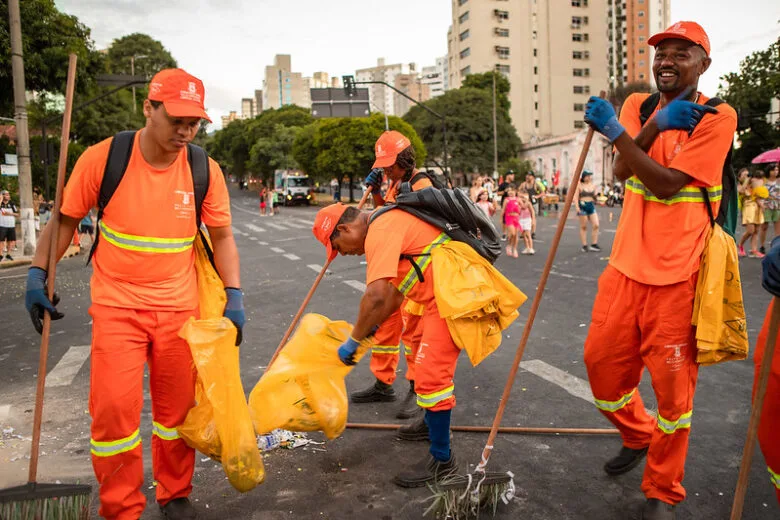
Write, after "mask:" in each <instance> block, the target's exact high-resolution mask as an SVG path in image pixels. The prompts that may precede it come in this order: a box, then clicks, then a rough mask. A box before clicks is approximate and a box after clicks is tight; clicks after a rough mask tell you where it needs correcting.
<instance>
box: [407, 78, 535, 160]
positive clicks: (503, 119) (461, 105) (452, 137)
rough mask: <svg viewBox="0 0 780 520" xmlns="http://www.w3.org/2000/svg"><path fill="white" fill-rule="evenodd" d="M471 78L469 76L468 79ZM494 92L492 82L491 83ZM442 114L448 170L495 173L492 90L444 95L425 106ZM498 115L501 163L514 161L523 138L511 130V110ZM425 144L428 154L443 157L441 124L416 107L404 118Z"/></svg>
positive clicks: (464, 89) (465, 89)
mask: <svg viewBox="0 0 780 520" xmlns="http://www.w3.org/2000/svg"><path fill="white" fill-rule="evenodd" d="M469 77H470V76H469ZM491 89H492V80H491ZM425 104H426V105H427V106H428V107H429V108H431V109H432V110H434V111H436V112H438V113H439V114H443V115H444V116H445V119H446V121H447V145H448V153H449V156H450V161H449V167H450V169H451V170H452V171H453V172H456V173H471V172H482V173H487V172H492V171H493V96H492V90H491V91H486V90H484V89H476V88H468V87H463V88H459V89H455V90H450V91H448V92H445V93H444V94H443V95H441V96H439V97H436V98H433V99H431V100H430V101H426V103H425ZM501 108H502V109H501V110H498V111H497V125H496V126H497V130H498V161H499V163H500V162H503V161H506V160H507V159H509V158H510V157H515V156H516V155H517V154H518V152H519V149H520V138H519V137H518V136H517V131H516V130H515V128H514V126H512V121H511V119H510V117H509V110H505V109H503V107H501ZM404 119H405V120H406V121H407V122H408V123H410V124H411V125H412V126H413V127H414V129H415V130H416V131H417V133H418V134H419V136H420V137H421V138H422V140H423V142H424V143H425V147H426V148H427V150H428V153H429V154H431V155H432V156H435V157H441V156H442V155H443V153H442V125H441V120H440V119H439V118H438V117H436V116H434V115H432V114H430V113H428V112H427V111H425V110H424V109H423V108H422V107H419V106H415V107H412V109H411V110H409V112H408V113H407V114H406V116H404Z"/></svg>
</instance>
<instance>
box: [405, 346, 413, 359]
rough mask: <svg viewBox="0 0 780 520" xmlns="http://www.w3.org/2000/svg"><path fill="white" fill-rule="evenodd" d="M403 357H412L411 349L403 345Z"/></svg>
mask: <svg viewBox="0 0 780 520" xmlns="http://www.w3.org/2000/svg"><path fill="white" fill-rule="evenodd" d="M404 355H405V356H411V355H412V347H408V346H406V345H404Z"/></svg>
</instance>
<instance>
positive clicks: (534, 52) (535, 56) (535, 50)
mask: <svg viewBox="0 0 780 520" xmlns="http://www.w3.org/2000/svg"><path fill="white" fill-rule="evenodd" d="M534 58H536V49H534Z"/></svg>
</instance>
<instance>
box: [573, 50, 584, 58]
mask: <svg viewBox="0 0 780 520" xmlns="http://www.w3.org/2000/svg"><path fill="white" fill-rule="evenodd" d="M571 58H572V59H573V60H581V59H582V51H572V52H571Z"/></svg>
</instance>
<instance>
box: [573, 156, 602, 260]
mask: <svg viewBox="0 0 780 520" xmlns="http://www.w3.org/2000/svg"><path fill="white" fill-rule="evenodd" d="M574 205H575V206H576V207H577V217H578V218H579V219H580V242H582V250H583V251H584V252H586V253H587V252H588V251H601V248H600V247H599V215H598V213H596V186H595V185H594V184H593V173H592V172H589V171H587V170H586V171H584V172H582V178H581V179H580V183H579V184H578V185H577V193H576V195H574ZM588 222H590V226H591V238H592V240H591V242H592V243H591V245H588Z"/></svg>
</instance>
